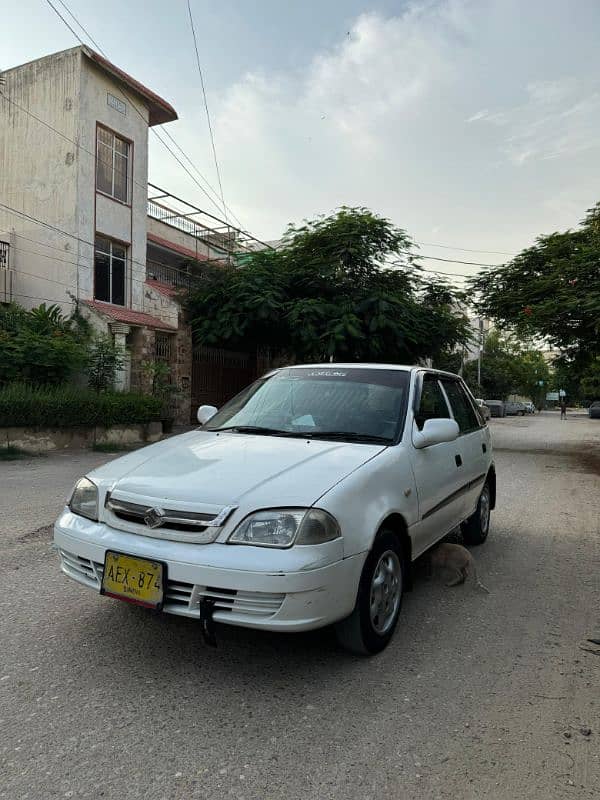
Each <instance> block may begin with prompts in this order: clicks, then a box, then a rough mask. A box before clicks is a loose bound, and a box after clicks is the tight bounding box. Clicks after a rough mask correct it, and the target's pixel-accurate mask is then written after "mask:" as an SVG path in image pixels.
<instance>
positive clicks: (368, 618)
mask: <svg viewBox="0 0 600 800" xmlns="http://www.w3.org/2000/svg"><path fill="white" fill-rule="evenodd" d="M405 574H406V567H405V563H404V556H403V553H402V545H401V543H400V541H399V539H398V537H397V536H396V534H395V533H394V532H393V531H389V530H383V531H382V532H381V533H380V534H379V536H377V538H376V539H375V542H374V544H373V547H372V549H371V552H370V553H369V555H368V556H367V559H366V561H365V563H364V566H363V570H362V573H361V576H360V582H359V585H358V593H357V597H356V605H355V606H354V611H353V612H352V614H350V616H349V617H346V619H343V620H341V622H338V623H337V625H336V626H335V632H336V636H337V640H338V642H339V643H340V644H341V645H342V647H343V648H344V649H346V650H348V651H350V652H351V653H355V654H356V655H361V656H370V655H374V654H375V653H379V652H381V651H382V650H383V649H384V648H385V647H386V646H387V645H388V643H389V641H390V639H391V638H392V636H393V635H394V631H395V629H396V624H397V622H398V616H399V614H400V609H401V607H402V595H403V592H404V584H405Z"/></svg>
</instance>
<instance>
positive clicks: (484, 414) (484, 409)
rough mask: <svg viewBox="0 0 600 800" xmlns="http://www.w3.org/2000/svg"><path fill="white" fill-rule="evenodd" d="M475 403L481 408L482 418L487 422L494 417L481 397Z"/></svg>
mask: <svg viewBox="0 0 600 800" xmlns="http://www.w3.org/2000/svg"><path fill="white" fill-rule="evenodd" d="M475 402H476V403H477V406H478V407H479V411H480V412H481V416H482V417H483V418H484V420H485V421H486V422H487V421H488V419H489V418H490V417H491V416H492V412H491V411H490V410H489V408H488V407H487V406H486V404H485V400H482V399H481V398H480V397H478V398H476V400H475Z"/></svg>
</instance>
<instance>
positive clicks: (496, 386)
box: [464, 331, 550, 404]
mask: <svg viewBox="0 0 600 800" xmlns="http://www.w3.org/2000/svg"><path fill="white" fill-rule="evenodd" d="M464 376H465V379H466V381H467V383H468V384H469V385H470V386H471V388H472V390H473V391H474V392H475V394H476V395H477V396H479V397H484V398H487V399H489V400H492V399H493V400H505V399H506V398H507V397H508V396H509V395H511V394H518V395H521V396H523V397H528V398H530V399H531V400H532V401H533V402H534V403H536V404H537V403H540V402H541V401H542V400H543V398H544V396H545V393H546V392H547V390H548V388H549V382H550V372H549V369H548V365H547V363H546V362H545V360H544V358H543V356H542V354H541V353H540V352H539V351H537V350H527V349H521V348H520V347H518V346H517V344H516V343H515V342H514V341H510V340H506V339H502V338H501V337H500V335H499V334H498V332H497V331H493V332H492V333H490V334H489V336H488V337H487V338H486V341H485V344H484V349H483V354H482V358H481V385H478V384H477V362H476V361H470V362H469V363H468V364H467V365H466V366H465V370H464ZM540 381H541V382H542V385H541V386H540Z"/></svg>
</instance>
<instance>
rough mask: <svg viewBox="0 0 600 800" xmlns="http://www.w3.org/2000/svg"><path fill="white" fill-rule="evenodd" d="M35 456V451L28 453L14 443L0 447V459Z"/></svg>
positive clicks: (16, 459)
mask: <svg viewBox="0 0 600 800" xmlns="http://www.w3.org/2000/svg"><path fill="white" fill-rule="evenodd" d="M33 456H34V453H28V452H26V451H25V450H21V449H20V448H18V447H13V446H12V445H9V446H8V447H0V461H18V460H19V459H20V458H32V457H33Z"/></svg>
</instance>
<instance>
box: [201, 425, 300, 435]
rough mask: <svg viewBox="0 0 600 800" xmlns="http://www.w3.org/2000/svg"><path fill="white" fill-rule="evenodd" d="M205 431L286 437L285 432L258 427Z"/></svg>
mask: <svg viewBox="0 0 600 800" xmlns="http://www.w3.org/2000/svg"><path fill="white" fill-rule="evenodd" d="M203 430H205V431H212V432H216V433H219V432H220V431H233V432H234V433H259V434H262V435H263V436H286V435H287V432H286V431H280V430H278V429H277V428H261V427H260V425H229V426H226V427H225V428H204V429H203Z"/></svg>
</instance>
